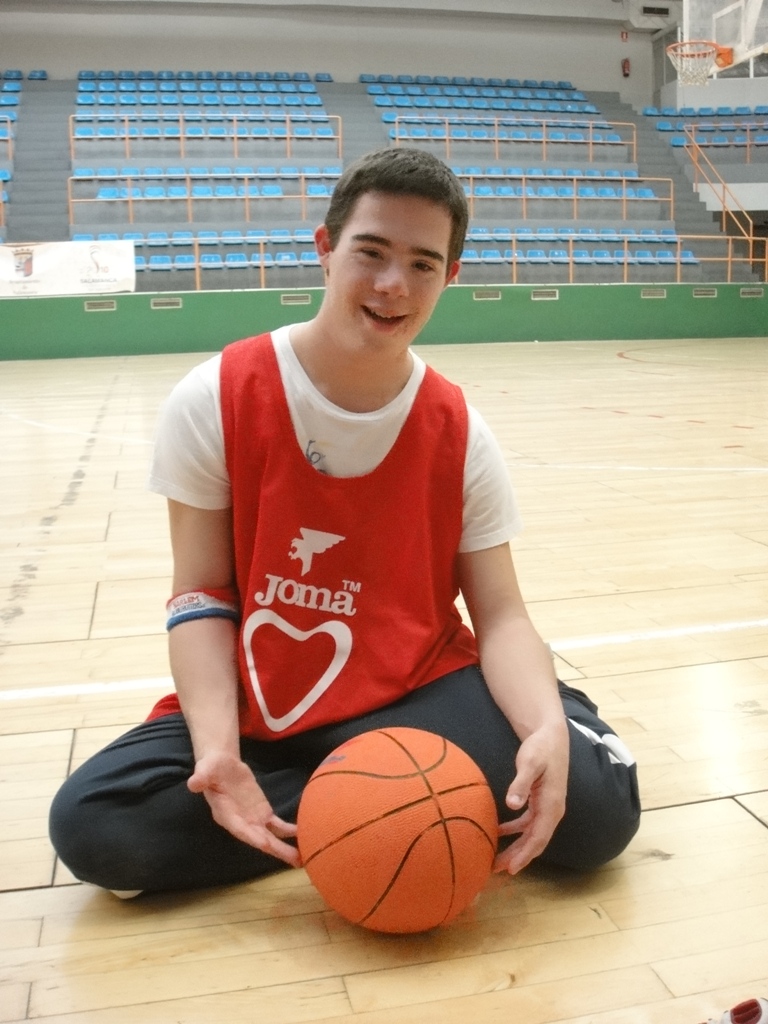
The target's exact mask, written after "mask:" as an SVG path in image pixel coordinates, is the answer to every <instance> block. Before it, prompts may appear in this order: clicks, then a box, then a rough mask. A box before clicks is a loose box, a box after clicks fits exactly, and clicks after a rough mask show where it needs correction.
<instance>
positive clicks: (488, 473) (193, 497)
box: [149, 326, 521, 552]
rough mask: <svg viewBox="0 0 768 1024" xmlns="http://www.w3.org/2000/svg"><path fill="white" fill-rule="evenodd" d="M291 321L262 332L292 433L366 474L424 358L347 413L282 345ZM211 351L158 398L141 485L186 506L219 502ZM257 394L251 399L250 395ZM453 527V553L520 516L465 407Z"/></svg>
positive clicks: (403, 412) (508, 533) (225, 483)
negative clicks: (385, 398)
mask: <svg viewBox="0 0 768 1024" xmlns="http://www.w3.org/2000/svg"><path fill="white" fill-rule="evenodd" d="M290 332H291V327H290V326H289V327H281V328H280V329H279V330H276V331H273V332H272V342H273V344H274V347H275V353H276V355H277V361H278V365H279V368H280V375H281V378H282V381H283V387H284V388H285V393H286V397H287V400H288V408H289V410H290V414H291V420H292V421H293V426H294V429H295V431H296V439H297V442H298V444H299V445H300V446H301V450H302V451H303V452H304V454H305V456H306V457H307V459H308V460H309V461H310V462H311V463H312V464H313V465H314V466H315V467H316V468H317V469H318V470H319V471H320V472H324V473H328V474H329V475H330V476H338V477H353V476H363V475H365V474H366V473H370V472H371V471H372V470H373V469H375V468H376V466H378V465H379V463H380V462H381V461H382V460H383V459H384V457H385V456H386V454H387V452H388V451H389V450H390V448H391V447H392V445H393V444H394V443H395V439H396V438H397V435H398V433H399V432H400V428H401V427H402V425H403V423H404V422H405V420H406V418H407V416H408V413H409V412H410V409H411V406H412V404H413V401H414V399H415V397H416V393H417V392H418V389H419V385H420V384H421V382H422V380H423V378H424V373H425V371H426V364H425V363H424V361H423V360H422V359H420V358H419V356H417V355H416V354H415V353H413V371H412V373H411V376H410V378H409V380H408V383H407V384H406V385H405V387H404V388H403V390H402V391H401V392H400V394H399V395H398V396H397V397H396V398H395V399H394V400H393V401H392V402H390V403H389V404H388V405H386V406H384V407H383V408H382V409H377V410H376V411H375V412H366V413H353V412H348V411H347V410H345V409H341V408H339V407H338V406H336V405H333V403H332V402H329V401H328V399H327V398H325V397H324V396H323V395H321V394H320V392H319V391H318V390H317V389H316V388H315V386H314V384H313V383H312V381H311V380H310V379H309V377H308V376H307V374H306V373H305V371H304V369H303V367H302V365H301V363H300V362H299V360H298V359H297V357H296V355H295V353H294V351H293V348H292V346H291V343H290ZM220 364H221V355H216V356H214V357H213V358H212V359H208V360H207V361H206V362H204V363H201V364H200V365H199V366H196V367H195V368H194V369H193V370H191V371H190V372H189V373H188V374H187V376H186V377H184V378H183V379H182V380H181V381H180V382H179V383H178V384H177V385H176V387H175V388H174V389H173V391H172V392H171V394H170V396H169V397H168V399H167V400H166V401H165V403H164V404H163V407H162V409H161V411H160V418H159V422H158V427H157V432H156V437H155V450H154V457H153V461H152V466H151V470H150V478H149V489H150V490H152V491H156V492H157V493H158V494H162V495H164V496H165V497H166V498H171V499H172V500H174V501H179V502H182V503H184V504H186V505H192V506H193V507H195V508H203V509H222V508H229V506H230V504H231V493H230V485H229V476H228V474H227V468H226V462H225V457H224V431H223V428H222V420H221V398H220V387H219V368H220ZM254 399H255V400H257V399H258V396H254ZM468 411H469V436H468V440H467V455H466V460H465V464H464V511H463V530H462V537H461V543H460V546H459V550H460V551H462V552H467V551H481V550H483V549H484V548H490V547H495V546H496V545H497V544H503V543H505V542H506V541H509V540H511V539H512V537H514V536H515V535H516V534H517V533H518V532H519V530H520V527H521V523H520V517H519V513H518V509H517V504H516V502H515V498H514V494H513V492H512V487H511V484H510V482H509V476H508V473H507V467H506V464H505V462H504V456H503V455H502V453H501V449H500V448H499V445H498V443H497V441H496V439H495V438H494V436H493V434H492V433H491V431H490V429H489V427H488V425H487V424H486V423H485V421H484V420H483V419H482V417H481V416H480V414H479V413H478V412H477V411H476V410H475V409H473V408H472V407H471V406H468Z"/></svg>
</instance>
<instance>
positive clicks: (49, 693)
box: [0, 618, 768, 703]
mask: <svg viewBox="0 0 768 1024" xmlns="http://www.w3.org/2000/svg"><path fill="white" fill-rule="evenodd" d="M765 628H768V618H765V619H743V620H741V621H737V622H712V623H704V624H702V625H699V626H677V627H675V628H674V629H651V630H643V631H639V632H636V633H605V634H603V635H597V636H584V637H575V638H572V639H570V640H569V639H563V640H551V641H550V642H549V644H550V647H551V648H552V650H553V652H554V653H555V654H559V653H560V652H561V651H578V650H586V649H588V648H590V647H606V646H612V645H617V644H632V643H645V642H648V641H652V640H669V639H674V638H675V637H681V636H704V635H707V634H714V633H734V632H737V631H739V630H747V629H765ZM161 688H162V689H165V691H166V692H170V691H172V690H173V680H172V679H171V677H170V676H161V677H157V678H154V679H123V680H118V681H116V682H113V683H72V684H67V685H64V686H37V687H32V688H30V689H26V690H0V703H10V702H11V701H14V700H34V699H44V698H47V697H85V696H88V695H91V694H98V693H113V694H114V693H129V692H138V691H141V690H154V689H161Z"/></svg>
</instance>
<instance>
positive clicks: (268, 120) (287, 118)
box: [69, 113, 344, 164]
mask: <svg viewBox="0 0 768 1024" xmlns="http://www.w3.org/2000/svg"><path fill="white" fill-rule="evenodd" d="M201 121H208V122H210V123H211V124H212V125H216V126H220V127H223V128H224V131H223V132H222V133H221V134H206V133H205V132H203V133H201V134H197V133H196V132H195V129H196V128H200V127H201ZM322 123H323V124H327V125H328V126H329V127H330V128H331V129H332V132H331V134H330V135H324V136H321V137H318V136H317V135H313V136H305V135H302V134H301V133H297V129H298V128H301V127H306V126H308V125H313V124H315V125H316V122H313V121H312V116H311V115H306V114H303V115H291V114H269V115H267V114H216V115H207V116H206V115H194V116H191V115H190V116H185V115H184V114H182V113H179V114H157V115H144V116H142V115H141V114H112V113H110V114H71V115H70V117H69V149H70V159H71V160H72V162H73V164H74V163H75V162H76V160H78V159H79V155H78V152H77V149H78V147H79V146H86V147H91V146H95V147H98V146H99V145H100V144H101V145H102V146H103V145H104V144H105V143H112V144H113V145H114V144H116V143H117V144H120V148H121V155H122V156H124V157H125V158H126V159H132V158H134V157H135V155H136V147H137V145H139V144H141V145H142V146H144V145H145V144H146V145H149V146H152V147H155V146H159V145H160V144H165V145H166V146H167V147H168V148H170V149H171V150H173V156H174V157H175V158H178V159H181V160H183V159H185V158H186V157H187V156H188V155H189V149H190V145H191V144H192V143H199V142H206V143H211V144H214V145H216V146H217V147H221V151H220V152H219V153H218V156H225V157H229V156H231V157H232V158H233V159H238V158H240V157H241V155H242V154H241V150H242V148H243V145H244V143H246V142H247V143H248V144H249V148H250V149H252V148H254V147H256V146H258V144H259V143H260V142H268V143H271V144H272V145H274V144H275V143H283V145H284V147H285V152H284V156H285V157H286V158H288V159H290V158H292V157H293V156H294V155H295V153H296V147H297V146H308V145H309V144H310V143H314V144H317V143H320V142H322V143H329V142H333V143H335V150H336V153H335V156H336V158H337V159H341V154H342V153H343V151H344V146H343V138H342V122H341V118H340V117H339V116H338V115H335V114H329V115H323V122H322ZM89 125H90V126H93V127H95V129H96V130H95V134H94V135H88V136H84V135H83V134H82V133H80V134H78V133H77V128H78V127H81V128H83V127H87V126H89ZM257 125H259V126H267V127H268V126H272V127H273V128H274V127H275V126H276V125H281V126H284V128H285V134H284V135H282V134H280V135H275V134H270V135H266V136H257V135H254V134H252V131H249V126H250V128H251V129H253V128H254V127H256V126H257ZM108 126H114V127H115V134H114V135H104V134H102V135H99V134H98V129H99V127H102V128H105V127H108ZM147 129H157V134H155V133H154V131H150V132H148V131H147ZM227 146H229V147H230V148H229V149H228V148H227Z"/></svg>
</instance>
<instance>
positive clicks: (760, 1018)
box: [706, 999, 768, 1024]
mask: <svg viewBox="0 0 768 1024" xmlns="http://www.w3.org/2000/svg"><path fill="white" fill-rule="evenodd" d="M706 1024H768V999H748V1000H747V1001H746V1002H745V1003H739V1005H738V1006H734V1007H733V1009H732V1010H726V1011H725V1013H724V1014H723V1016H722V1017H721V1018H720V1019H719V1020H715V1019H714V1017H710V1019H709V1020H708V1021H707V1022H706Z"/></svg>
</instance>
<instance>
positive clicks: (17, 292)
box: [0, 241, 136, 296]
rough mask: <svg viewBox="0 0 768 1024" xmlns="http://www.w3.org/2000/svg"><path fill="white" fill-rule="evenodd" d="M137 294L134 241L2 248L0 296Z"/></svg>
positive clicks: (54, 243)
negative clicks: (135, 292)
mask: <svg viewBox="0 0 768 1024" xmlns="http://www.w3.org/2000/svg"><path fill="white" fill-rule="evenodd" d="M133 291H136V265H135V263H134V258H133V242H98V241H94V242H32V243H30V244H29V245H22V244H19V245H13V244H12V243H11V244H6V245H0V296H25V295H28V296H34V295H103V294H104V293H110V292H133Z"/></svg>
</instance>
